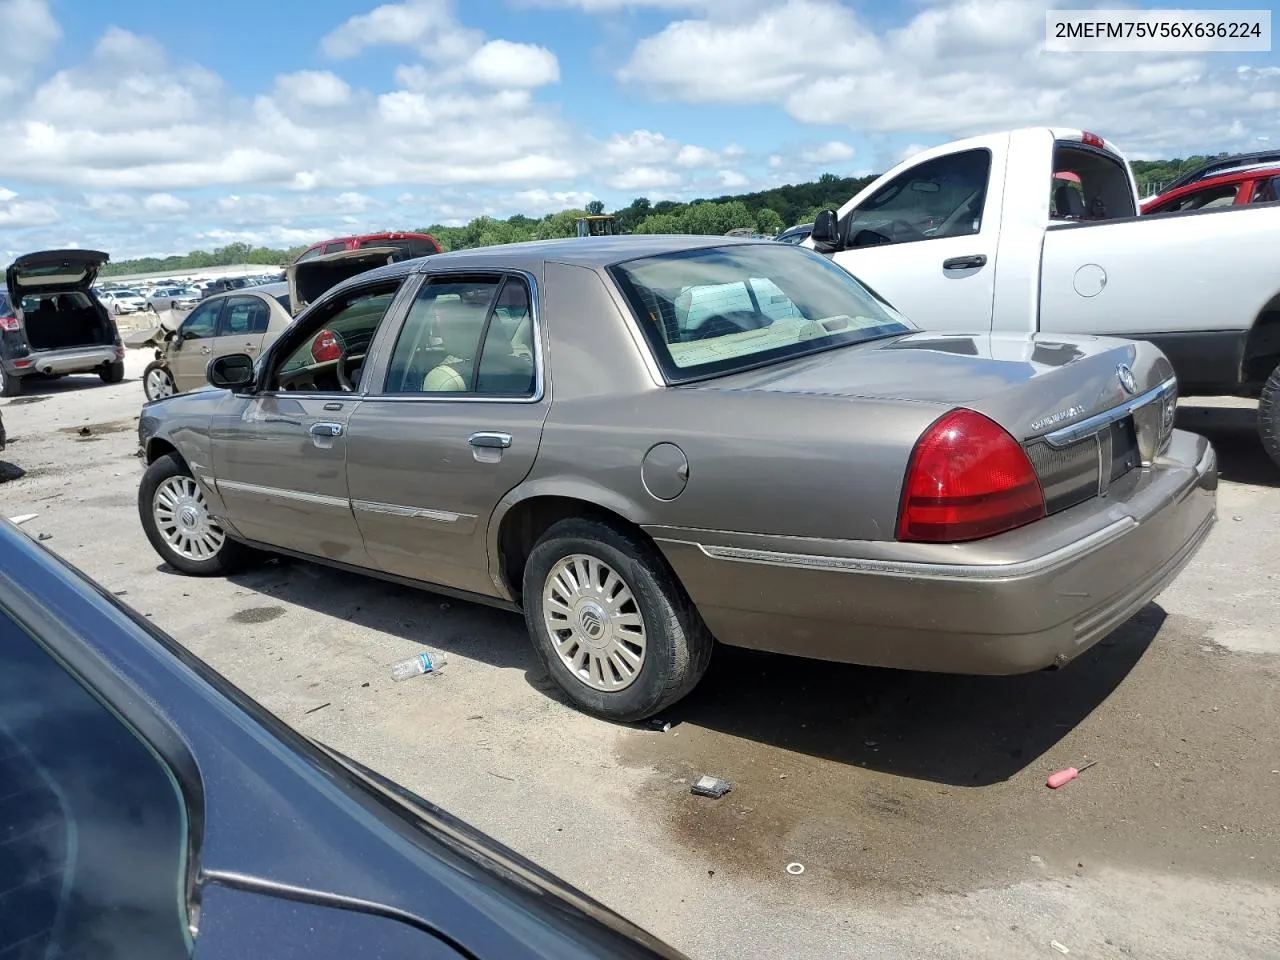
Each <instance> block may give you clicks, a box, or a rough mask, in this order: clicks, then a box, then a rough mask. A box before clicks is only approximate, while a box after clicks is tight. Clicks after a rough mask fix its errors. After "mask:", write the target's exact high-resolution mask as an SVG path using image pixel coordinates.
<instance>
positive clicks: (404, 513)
mask: <svg viewBox="0 0 1280 960" xmlns="http://www.w3.org/2000/svg"><path fill="white" fill-rule="evenodd" d="M351 506H352V507H354V508H355V509H356V510H363V511H364V512H365V513H380V514H384V515H386V516H389V517H408V518H410V519H413V520H438V521H439V522H441V523H457V522H458V521H459V520H474V519H475V515H474V514H470V513H452V512H451V511H449V510H428V509H426V508H425V507H402V506H400V505H399V504H396V503H378V502H377V501H376V500H352V501H351Z"/></svg>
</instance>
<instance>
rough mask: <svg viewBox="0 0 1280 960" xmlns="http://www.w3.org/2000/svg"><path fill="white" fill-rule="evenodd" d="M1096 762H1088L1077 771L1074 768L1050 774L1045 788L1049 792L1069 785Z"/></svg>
mask: <svg viewBox="0 0 1280 960" xmlns="http://www.w3.org/2000/svg"><path fill="white" fill-rule="evenodd" d="M1097 762H1098V761H1097V760H1090V761H1089V762H1088V763H1086V764H1085V765H1084V766H1083V767H1080V768H1079V769H1076V768H1075V767H1067V768H1066V769H1065V770H1059V771H1058V772H1057V773H1053V774H1050V775H1049V779H1048V780H1046V781H1045V786H1047V787H1048V788H1049V789H1050V790H1057V789H1058V788H1059V787H1061V786H1064V785H1065V784H1068V783H1070V782H1071V781H1072V780H1074V779H1075V778H1076V777H1078V776H1080V774H1082V773H1084V772H1085V771H1086V770H1088V769H1089V768H1090V767H1092V766H1093V765H1094V764H1095V763H1097Z"/></svg>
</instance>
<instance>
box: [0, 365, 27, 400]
mask: <svg viewBox="0 0 1280 960" xmlns="http://www.w3.org/2000/svg"><path fill="white" fill-rule="evenodd" d="M20 393H22V378H21V377H15V376H14V375H13V374H12V373H6V372H5V371H4V370H3V369H0V397H16V396H18V394H20Z"/></svg>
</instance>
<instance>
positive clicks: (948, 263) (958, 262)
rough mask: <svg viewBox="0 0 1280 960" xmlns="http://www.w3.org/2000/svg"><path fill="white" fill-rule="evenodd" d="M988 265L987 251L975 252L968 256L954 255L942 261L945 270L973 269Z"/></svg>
mask: <svg viewBox="0 0 1280 960" xmlns="http://www.w3.org/2000/svg"><path fill="white" fill-rule="evenodd" d="M986 265H987V255H986V254H985V253H975V254H973V255H972V256H968V257H952V258H951V259H950V260H943V261H942V269H943V270H972V269H974V268H975V267H985V266H986Z"/></svg>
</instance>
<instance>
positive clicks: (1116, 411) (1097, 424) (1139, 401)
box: [1032, 377, 1178, 448]
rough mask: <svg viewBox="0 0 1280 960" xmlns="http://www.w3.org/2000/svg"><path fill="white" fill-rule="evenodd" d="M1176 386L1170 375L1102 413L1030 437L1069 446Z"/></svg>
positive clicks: (1156, 398)
mask: <svg viewBox="0 0 1280 960" xmlns="http://www.w3.org/2000/svg"><path fill="white" fill-rule="evenodd" d="M1177 386H1178V381H1177V379H1176V378H1175V377H1170V378H1169V379H1168V380H1166V381H1165V382H1164V383H1162V384H1160V385H1159V386H1158V387H1153V388H1152V389H1150V390H1148V391H1147V392H1146V393H1143V394H1139V395H1138V396H1136V397H1133V398H1132V399H1130V400H1126V401H1125V402H1124V403H1122V404H1120V406H1118V407H1113V408H1111V409H1110V410H1104V411H1103V412H1102V413H1098V414H1095V415H1094V416H1092V417H1089V418H1088V419H1086V420H1081V421H1080V422H1079V423H1073V424H1071V425H1070V426H1067V427H1062V428H1061V429H1059V430H1054V431H1053V432H1052V433H1046V434H1045V435H1044V436H1043V437H1038V438H1032V439H1040V440H1044V441H1045V442H1046V443H1048V444H1049V445H1050V446H1051V447H1058V448H1062V447H1069V446H1070V445H1071V444H1073V443H1076V442H1077V441H1079V440H1083V439H1084V438H1085V437H1087V436H1088V435H1089V434H1091V433H1097V432H1098V431H1099V430H1101V429H1103V428H1104V427H1109V426H1110V425H1111V424H1113V423H1115V422H1116V421H1117V420H1123V419H1124V418H1125V417H1127V416H1130V415H1131V414H1132V413H1133V412H1134V411H1135V410H1139V409H1141V408H1142V407H1145V406H1146V405H1147V404H1149V403H1152V402H1155V401H1158V400H1163V399H1164V398H1165V395H1166V394H1167V393H1168V392H1169V391H1171V390H1176V389H1177Z"/></svg>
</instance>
